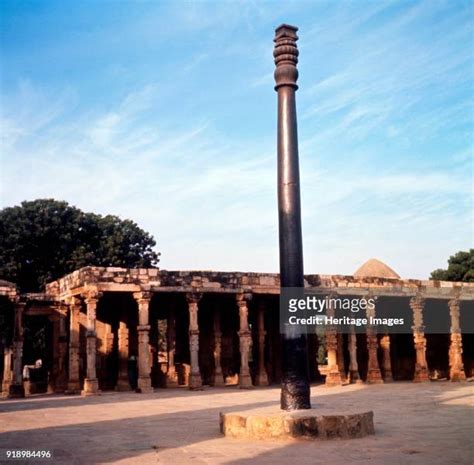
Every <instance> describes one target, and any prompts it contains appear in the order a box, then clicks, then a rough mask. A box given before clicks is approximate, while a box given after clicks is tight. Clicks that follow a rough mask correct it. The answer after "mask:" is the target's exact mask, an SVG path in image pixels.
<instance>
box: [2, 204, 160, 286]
mask: <svg viewBox="0 0 474 465" xmlns="http://www.w3.org/2000/svg"><path fill="white" fill-rule="evenodd" d="M155 245H156V243H155V240H154V239H153V237H152V236H151V235H150V234H149V233H147V232H145V231H143V230H142V229H140V228H139V227H138V225H137V224H136V223H134V222H133V221H131V220H121V219H120V218H119V217H117V216H113V215H107V216H101V215H96V214H94V213H84V212H83V211H81V210H79V209H78V208H76V207H73V206H70V205H69V204H68V203H67V202H63V201H57V200H53V199H38V200H33V201H25V202H22V203H21V205H20V206H15V207H8V208H4V209H3V210H0V279H6V280H8V281H13V282H15V283H16V284H17V285H18V286H19V287H20V289H21V290H22V291H30V292H34V291H38V290H40V289H41V288H42V287H43V286H44V284H46V283H47V282H50V281H52V280H54V279H57V278H59V277H61V276H63V275H65V274H67V273H70V272H72V271H73V270H75V269H78V268H81V267H83V266H88V265H95V266H121V267H126V268H139V267H152V266H154V265H156V264H157V263H158V261H159V253H156V252H155V251H154V250H153V247H154V246H155Z"/></svg>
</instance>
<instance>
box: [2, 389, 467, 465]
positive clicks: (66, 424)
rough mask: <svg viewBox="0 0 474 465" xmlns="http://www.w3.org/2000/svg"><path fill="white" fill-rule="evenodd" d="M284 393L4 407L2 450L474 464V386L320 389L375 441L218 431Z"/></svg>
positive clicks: (90, 460)
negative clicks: (228, 419) (370, 428)
mask: <svg viewBox="0 0 474 465" xmlns="http://www.w3.org/2000/svg"><path fill="white" fill-rule="evenodd" d="M278 396H279V390H278V389H277V388H268V389H254V390H249V391H248V390H239V389H237V388H222V389H213V388H209V389H207V390H204V391H200V392H190V391H188V390H184V389H174V390H171V389H170V390H159V391H157V392H155V393H154V394H147V395H142V394H134V393H130V394H128V393H105V394H103V395H102V396H100V397H89V398H81V397H68V396H42V397H36V398H29V399H26V400H8V401H3V402H0V450H1V451H2V454H3V456H2V458H3V457H5V455H4V454H5V449H6V448H22V449H28V448H29V449H49V450H52V451H53V453H54V457H55V458H54V459H53V460H49V461H41V462H39V461H33V462H25V461H15V462H13V461H2V460H1V459H0V463H2V464H3V463H5V464H12V463H21V464H24V463H42V464H47V463H51V464H67V465H74V464H81V465H95V464H110V463H114V464H139V465H148V464H160V465H162V464H173V465H186V464H193V465H202V464H227V465H250V464H252V465H263V464H268V465H276V464H285V465H286V464H291V465H297V464H298V465H299V464H308V465H309V464H310V465H316V464H324V465H336V464H337V465H339V464H374V465H380V464H384V465H391V464H403V465H411V464H419V465H428V464H429V465H456V464H466V465H467V464H469V465H471V464H472V463H473V449H472V446H473V438H474V415H473V407H474V383H463V384H450V383H449V382H437V383H428V384H423V385H420V384H412V383H395V384H391V385H383V386H380V385H377V386H364V385H362V386H354V385H352V386H344V387H338V388H326V387H324V386H316V387H313V389H312V396H313V404H314V407H315V408H318V406H320V408H322V407H326V406H328V405H335V404H337V405H339V406H340V411H341V412H343V411H344V409H345V408H347V409H349V408H350V409H351V410H354V409H360V410H361V411H363V410H368V409H369V410H370V409H371V410H373V411H374V413H375V428H376V435H375V436H372V437H368V438H363V439H352V440H332V441H304V440H300V441H269V442H268V441H267V442H258V441H244V440H237V439H227V438H223V437H221V436H220V434H219V431H218V414H219V411H226V412H229V411H244V410H248V409H254V408H262V407H267V406H270V405H272V404H275V405H277V400H278Z"/></svg>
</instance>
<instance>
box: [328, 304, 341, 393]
mask: <svg viewBox="0 0 474 465" xmlns="http://www.w3.org/2000/svg"><path fill="white" fill-rule="evenodd" d="M333 298H334V296H333V295H329V296H328V297H326V303H327V307H326V308H327V316H328V317H331V316H332V317H334V316H335V310H334V308H333V307H332V305H331V300H332V299H333ZM326 350H327V353H328V365H327V371H326V381H325V385H326V386H331V387H332V386H340V385H341V384H342V379H341V372H340V371H339V367H338V365H337V332H336V328H335V327H334V326H332V325H328V326H327V327H326Z"/></svg>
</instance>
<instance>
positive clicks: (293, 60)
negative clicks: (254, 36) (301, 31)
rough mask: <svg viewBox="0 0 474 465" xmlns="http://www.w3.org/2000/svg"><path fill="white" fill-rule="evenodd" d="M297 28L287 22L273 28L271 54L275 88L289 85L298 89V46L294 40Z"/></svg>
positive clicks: (296, 38)
mask: <svg viewBox="0 0 474 465" xmlns="http://www.w3.org/2000/svg"><path fill="white" fill-rule="evenodd" d="M297 31H298V28H297V27H295V26H290V25H288V24H282V25H281V26H278V27H277V28H276V29H275V38H274V39H273V41H274V42H275V49H274V50H273V56H274V58H275V65H276V70H275V83H276V85H275V90H278V89H279V88H280V87H281V86H290V87H293V88H294V89H295V90H296V89H298V86H297V85H296V81H297V80H298V69H297V68H296V65H297V63H298V55H299V52H298V48H297V46H296V41H297V40H298V35H297V34H296V32H297Z"/></svg>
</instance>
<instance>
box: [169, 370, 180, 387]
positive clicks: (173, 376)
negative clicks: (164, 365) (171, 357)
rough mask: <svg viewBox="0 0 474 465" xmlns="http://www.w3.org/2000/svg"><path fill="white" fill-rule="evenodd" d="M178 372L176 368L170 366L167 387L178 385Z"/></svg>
mask: <svg viewBox="0 0 474 465" xmlns="http://www.w3.org/2000/svg"><path fill="white" fill-rule="evenodd" d="M178 386H179V383H178V373H177V372H176V369H175V368H174V367H173V368H169V369H168V372H167V373H166V387H178Z"/></svg>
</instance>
